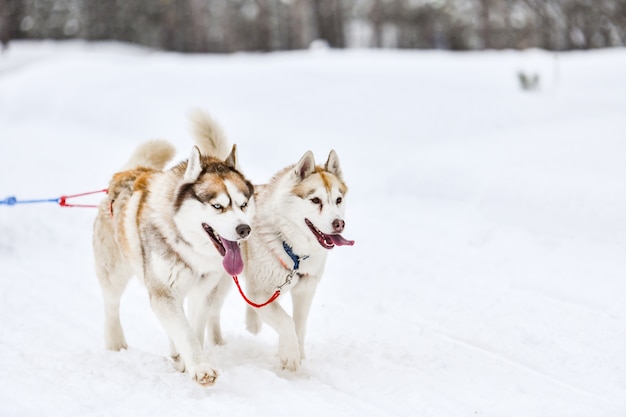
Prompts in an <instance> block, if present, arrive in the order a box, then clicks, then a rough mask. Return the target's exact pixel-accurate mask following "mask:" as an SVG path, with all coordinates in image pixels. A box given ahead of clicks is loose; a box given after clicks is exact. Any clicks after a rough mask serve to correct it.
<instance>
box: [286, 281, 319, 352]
mask: <svg viewBox="0 0 626 417" xmlns="http://www.w3.org/2000/svg"><path fill="white" fill-rule="evenodd" d="M317 283H318V280H317V279H314V278H312V277H306V278H303V279H301V280H300V281H299V282H298V285H296V286H295V287H294V288H293V289H292V290H291V299H292V305H293V321H294V324H295V326H296V334H297V335H298V345H299V346H300V358H302V359H305V354H304V338H305V336H306V325H307V320H308V318H309V312H310V311H311V304H312V303H313V296H314V295H315V290H316V289H317Z"/></svg>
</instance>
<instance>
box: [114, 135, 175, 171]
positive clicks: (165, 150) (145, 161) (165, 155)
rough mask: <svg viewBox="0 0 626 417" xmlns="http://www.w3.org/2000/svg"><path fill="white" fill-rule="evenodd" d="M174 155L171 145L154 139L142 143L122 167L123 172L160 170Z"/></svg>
mask: <svg viewBox="0 0 626 417" xmlns="http://www.w3.org/2000/svg"><path fill="white" fill-rule="evenodd" d="M174 155H176V149H175V148H174V146H173V145H172V144H170V143H169V142H167V141H164V140H162V139H154V140H150V141H148V142H144V143H142V144H141V145H139V147H138V148H137V149H135V152H133V154H132V155H131V157H130V159H129V160H128V162H126V164H124V166H123V167H122V170H123V171H127V170H131V169H135V168H138V167H144V168H151V169H155V170H159V171H160V170H162V169H163V167H165V165H166V164H167V163H168V162H169V161H171V160H172V158H173V157H174Z"/></svg>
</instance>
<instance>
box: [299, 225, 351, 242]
mask: <svg viewBox="0 0 626 417" xmlns="http://www.w3.org/2000/svg"><path fill="white" fill-rule="evenodd" d="M304 222H305V223H306V225H307V226H309V229H311V232H312V233H313V235H314V236H315V237H316V238H317V241H318V242H319V243H320V245H322V247H323V248H325V249H332V248H334V247H335V246H344V245H348V246H352V245H354V240H347V239H345V238H344V237H343V236H341V235H340V234H336V235H327V234H326V233H324V232H322V231H321V230H320V229H318V228H317V227H315V225H314V224H313V223H312V222H311V221H310V220H309V219H304Z"/></svg>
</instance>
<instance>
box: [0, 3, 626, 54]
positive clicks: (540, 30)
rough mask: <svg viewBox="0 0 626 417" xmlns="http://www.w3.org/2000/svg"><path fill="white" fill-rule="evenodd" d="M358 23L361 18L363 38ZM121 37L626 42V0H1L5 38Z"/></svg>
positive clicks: (263, 41) (347, 42)
mask: <svg viewBox="0 0 626 417" xmlns="http://www.w3.org/2000/svg"><path fill="white" fill-rule="evenodd" d="M354 28H358V29H359V30H358V33H359V35H358V37H359V39H358V41H357V40H355V35H354V33H355V32H354V30H352V29H354ZM15 38H30V39H43V38H51V39H67V38H83V39H88V40H107V39H111V40H119V41H124V42H132V43H137V44H141V45H146V46H149V47H152V48H159V49H167V50H174V51H183V52H233V51H274V50H285V49H299V48H307V47H308V46H309V45H310V44H311V42H312V41H313V40H315V39H321V40H324V41H326V43H328V45H330V46H331V47H335V48H344V47H350V46H353V45H355V43H356V42H358V44H359V45H366V46H373V47H389V46H394V47H400V48H445V49H457V50H466V49H481V48H494V49H501V48H530V47H539V48H545V49H550V50H563V49H573V48H598V47H607V46H623V45H624V44H625V43H626V0H498V1H496V0H0V41H2V44H3V45H6V44H7V43H8V42H9V40H10V39H15Z"/></svg>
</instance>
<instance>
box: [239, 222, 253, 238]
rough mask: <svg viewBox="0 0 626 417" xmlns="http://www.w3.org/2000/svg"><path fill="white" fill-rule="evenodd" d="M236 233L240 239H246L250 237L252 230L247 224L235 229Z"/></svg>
mask: <svg viewBox="0 0 626 417" xmlns="http://www.w3.org/2000/svg"><path fill="white" fill-rule="evenodd" d="M235 231H236V232H237V234H238V235H239V237H240V238H242V239H245V238H247V237H248V235H249V234H250V231H252V229H251V228H250V226H248V225H247V224H240V225H239V226H237V227H236V228H235Z"/></svg>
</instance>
